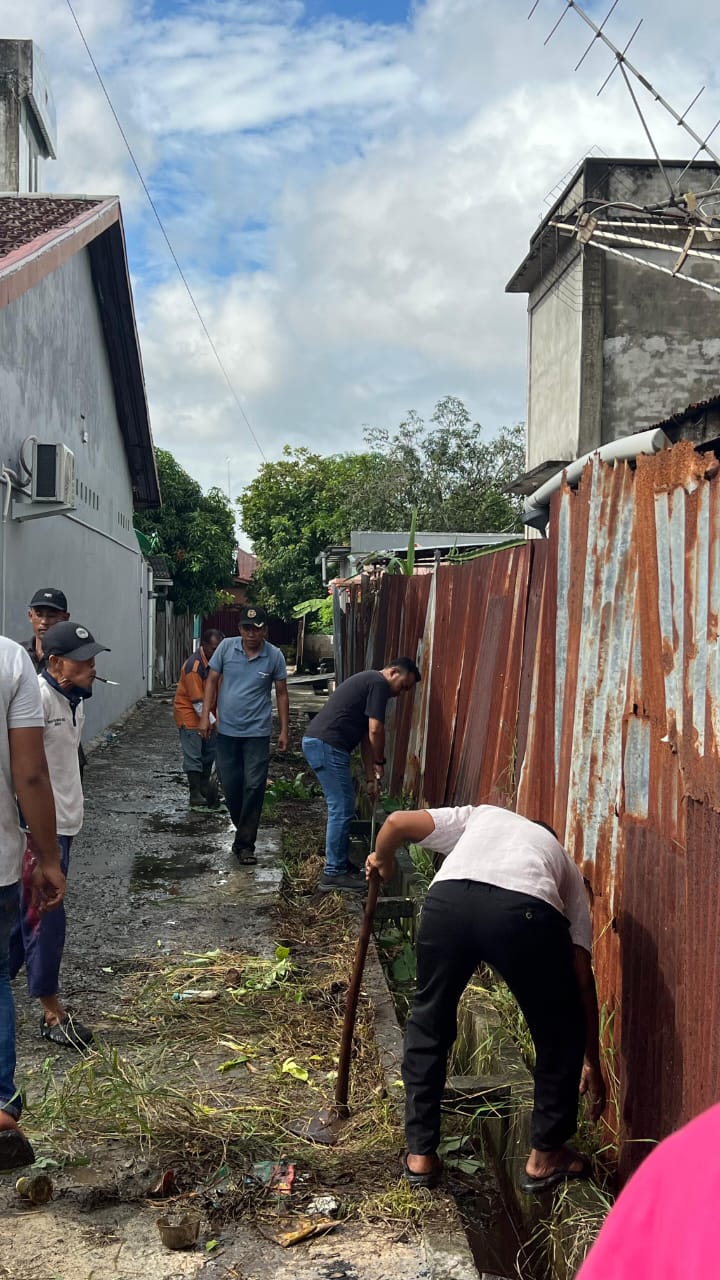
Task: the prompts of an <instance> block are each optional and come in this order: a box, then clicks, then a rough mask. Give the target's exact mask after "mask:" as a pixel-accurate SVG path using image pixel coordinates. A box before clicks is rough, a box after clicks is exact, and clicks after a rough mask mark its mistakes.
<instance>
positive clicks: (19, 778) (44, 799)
mask: <svg viewBox="0 0 720 1280" xmlns="http://www.w3.org/2000/svg"><path fill="white" fill-rule="evenodd" d="M8 742H9V745H10V771H11V773H12V780H13V785H14V787H15V794H16V796H17V798H18V803H19V805H20V808H21V810H22V814H23V817H24V819H25V821H26V822H27V824H28V826H29V828H30V830H31V831H32V834H33V842H34V844H35V847H36V849H37V862H38V868H37V869H38V873H39V874H38V877H37V880H36V882H35V887H36V889H37V890H39V893H40V895H41V897H42V907H43V909H44V910H45V911H52V909H53V907H58V906H59V905H60V903H61V902H62V900H63V897H64V895H65V876H64V875H63V873H62V871H61V869H60V853H59V851H58V843H57V829H56V825H55V801H54V799H53V793H52V787H51V785H50V774H49V773H48V767H47V760H46V759H45V750H44V747H43V730H42V729H41V728H32V729H31V728H27V729H8Z"/></svg>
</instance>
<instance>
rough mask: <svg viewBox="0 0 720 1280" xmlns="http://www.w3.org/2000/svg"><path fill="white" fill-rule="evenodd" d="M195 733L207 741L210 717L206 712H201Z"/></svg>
mask: <svg viewBox="0 0 720 1280" xmlns="http://www.w3.org/2000/svg"><path fill="white" fill-rule="evenodd" d="M197 731H198V733H199V734H200V737H201V738H206V739H207V738H209V737H210V716H209V714H208V713H207V712H206V711H203V713H202V715H201V717H200V723H199V724H198V727H197Z"/></svg>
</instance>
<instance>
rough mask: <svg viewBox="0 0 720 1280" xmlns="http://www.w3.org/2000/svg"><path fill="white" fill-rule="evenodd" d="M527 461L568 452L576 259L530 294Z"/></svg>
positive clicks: (578, 285) (577, 317) (572, 435)
mask: <svg viewBox="0 0 720 1280" xmlns="http://www.w3.org/2000/svg"><path fill="white" fill-rule="evenodd" d="M529 305H530V314H529V347H528V366H529V385H528V426H527V441H528V446H527V466H528V468H532V467H535V466H538V464H539V463H541V462H545V461H547V460H548V459H550V458H574V457H575V456H576V452H577V440H578V417H579V411H580V370H581V358H580V357H581V337H582V263H581V259H580V257H579V255H578V256H577V257H576V258H575V259H574V261H573V262H572V263H570V264H569V266H568V267H567V268H566V270H565V271H564V272H563V273H562V274H561V275H559V276H558V278H557V280H556V282H555V283H554V284H553V285H552V286H551V287H548V280H547V278H546V279H545V280H543V282H542V285H541V286H540V287H539V288H538V289H537V290H535V291H534V292H533V293H532V294H531V295H530V302H529Z"/></svg>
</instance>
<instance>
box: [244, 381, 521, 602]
mask: <svg viewBox="0 0 720 1280" xmlns="http://www.w3.org/2000/svg"><path fill="white" fill-rule="evenodd" d="M365 442H366V445H367V450H366V452H364V453H357V454H336V455H333V456H330V457H323V456H321V455H320V454H317V453H312V452H311V451H310V450H308V449H290V448H286V449H285V450H284V452H283V456H282V458H281V459H280V461H279V462H269V463H266V464H265V465H264V466H263V467H262V468H261V470H260V471H259V473H258V475H257V476H256V477H255V479H254V480H253V481H252V482H251V484H249V485H248V487H247V488H246V489H245V490H244V492H243V494H242V495H241V497H240V499H239V504H240V509H241V512H242V524H243V528H244V530H245V532H246V533H247V535H248V537H249V538H250V539H251V540H252V543H253V548H254V550H255V554H256V555H257V556H258V558H259V569H258V572H257V574H256V577H255V585H256V594H257V596H258V599H259V600H261V601H262V603H263V604H264V605H266V607H267V608H269V609H271V610H272V611H273V612H276V613H278V614H279V615H280V616H281V617H285V618H290V617H291V616H292V611H293V609H294V607H295V606H296V605H298V604H300V603H302V602H303V601H307V600H308V599H312V598H313V597H316V596H317V595H318V585H319V581H320V573H319V568H318V566H317V565H316V563H315V560H316V558H317V556H318V555H319V553H320V551H321V550H322V549H323V548H324V547H327V546H330V545H332V544H333V543H339V544H343V543H347V542H348V541H349V538H350V531H351V529H378V530H382V529H396V530H407V529H409V528H410V526H411V521H412V513H413V510H414V511H415V512H416V527H417V528H418V529H431V530H438V531H444V530H458V531H460V532H470V533H475V532H478V533H493V532H494V533H505V532H512V531H513V530H515V529H517V530H519V529H520V528H521V526H520V523H519V505H520V504H519V502H518V500H517V499H514V498H511V497H509V496H508V495H507V494H505V493H504V492H503V488H504V486H505V485H506V484H508V483H509V482H510V480H512V479H514V478H515V477H516V476H517V475H519V474H520V473H521V472H522V471H523V469H524V465H525V449H524V432H523V428H522V426H520V425H518V426H515V427H506V428H503V430H501V431H500V432H499V433H498V434H497V436H496V437H495V438H494V439H492V440H488V441H483V440H482V439H481V427H480V425H479V423H477V422H473V421H472V420H471V418H470V414H469V413H468V411H467V409H466V407H465V405H464V404H463V402H462V400H459V399H458V398H457V397H456V396H446V397H445V399H443V400H440V401H439V402H438V403H437V405H436V406H435V410H434V412H433V415H432V417H431V419H430V422H429V423H426V422H425V421H424V420H423V419H422V418H421V417H420V416H419V415H418V414H417V413H415V412H410V413H409V414H408V416H407V418H406V419H405V421H404V422H402V423H401V424H400V426H399V427H398V429H397V430H396V431H395V432H392V433H391V432H390V431H387V430H384V429H377V428H375V429H368V430H366V432H365Z"/></svg>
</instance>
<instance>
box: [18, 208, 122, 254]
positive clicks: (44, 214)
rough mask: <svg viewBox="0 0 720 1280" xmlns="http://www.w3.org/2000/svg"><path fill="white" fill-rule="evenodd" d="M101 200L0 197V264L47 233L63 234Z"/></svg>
mask: <svg viewBox="0 0 720 1280" xmlns="http://www.w3.org/2000/svg"><path fill="white" fill-rule="evenodd" d="M102 203H103V201H102V200H97V199H94V200H93V199H87V198H83V197H76V196H2V197H0V263H1V262H2V259H3V258H5V257H7V256H8V254H10V253H14V252H16V251H17V250H18V249H22V248H24V247H25V246H26V245H29V244H31V243H32V242H33V241H34V240H37V239H38V238H39V237H40V236H45V235H47V234H48V232H53V231H62V229H63V227H65V226H67V224H68V223H69V222H72V220H73V218H77V217H78V216H79V215H80V214H82V213H89V212H90V211H91V210H92V209H96V208H99V206H100V205H101V204H102Z"/></svg>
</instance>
